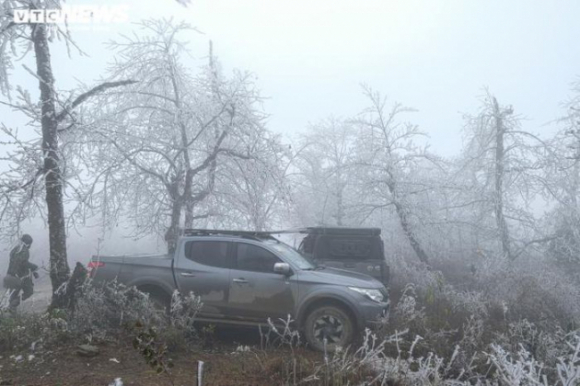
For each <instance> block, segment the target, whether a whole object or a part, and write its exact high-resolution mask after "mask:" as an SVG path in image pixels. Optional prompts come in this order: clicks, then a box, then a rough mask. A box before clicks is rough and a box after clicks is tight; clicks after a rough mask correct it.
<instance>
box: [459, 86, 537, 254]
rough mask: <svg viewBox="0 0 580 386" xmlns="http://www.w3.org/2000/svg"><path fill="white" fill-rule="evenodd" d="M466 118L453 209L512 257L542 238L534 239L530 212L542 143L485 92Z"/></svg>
mask: <svg viewBox="0 0 580 386" xmlns="http://www.w3.org/2000/svg"><path fill="white" fill-rule="evenodd" d="M466 122H467V123H466V126H465V133H466V146H465V148H464V151H463V155H462V160H461V161H460V162H461V166H460V170H459V172H457V175H456V176H457V179H456V181H458V189H457V192H458V195H457V196H456V197H455V200H456V204H455V205H454V207H455V208H456V209H460V210H461V211H462V212H463V213H471V214H472V216H470V217H471V218H472V221H473V223H474V224H475V223H477V226H478V227H480V228H481V229H484V230H485V229H487V230H488V231H487V232H485V233H487V235H486V234H484V233H482V235H483V236H484V238H487V239H488V240H487V241H491V242H492V243H493V242H494V241H498V242H499V250H500V251H501V254H502V256H503V257H505V258H507V259H508V260H513V259H515V258H517V257H518V256H519V255H520V254H521V253H522V252H523V251H524V250H525V248H526V247H528V246H529V245H531V244H535V243H541V242H544V241H547V239H546V238H544V237H539V236H541V235H543V233H542V232H541V230H540V229H539V227H538V222H537V219H536V218H535V216H534V214H533V212H532V210H531V204H532V203H533V201H534V199H535V198H537V195H538V192H539V183H538V176H539V175H540V174H541V171H542V169H543V167H544V164H543V154H544V151H545V149H546V147H545V143H544V142H543V141H542V140H541V139H540V138H539V137H537V136H536V135H534V134H532V133H530V132H527V131H525V130H524V129H522V128H521V124H520V118H519V117H518V116H516V115H515V114H514V110H513V108H512V107H511V106H501V105H500V104H499V103H498V101H497V99H496V98H495V97H494V96H492V95H491V94H489V93H488V94H486V96H485V98H484V100H483V104H482V107H481V111H480V112H479V113H478V114H477V115H475V116H467V117H466ZM538 237H539V238H538Z"/></svg>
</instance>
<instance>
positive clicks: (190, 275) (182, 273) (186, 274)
mask: <svg viewBox="0 0 580 386" xmlns="http://www.w3.org/2000/svg"><path fill="white" fill-rule="evenodd" d="M180 275H181V276H185V277H195V274H193V273H191V272H181V273H180Z"/></svg>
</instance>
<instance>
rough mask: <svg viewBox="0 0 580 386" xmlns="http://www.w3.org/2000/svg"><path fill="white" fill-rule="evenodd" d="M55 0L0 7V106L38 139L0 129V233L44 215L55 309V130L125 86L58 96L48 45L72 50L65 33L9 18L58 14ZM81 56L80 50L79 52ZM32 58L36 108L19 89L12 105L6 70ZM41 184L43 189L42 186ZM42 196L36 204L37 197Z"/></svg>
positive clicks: (64, 265) (59, 232) (62, 228)
mask: <svg viewBox="0 0 580 386" xmlns="http://www.w3.org/2000/svg"><path fill="white" fill-rule="evenodd" d="M58 8H60V1H58V0H45V1H33V0H9V1H4V2H2V3H1V4H0V91H1V92H2V94H3V95H5V96H6V97H7V101H4V102H2V103H3V104H4V105H6V106H8V107H10V108H12V109H14V110H16V111H20V112H22V113H24V114H25V115H26V117H27V118H29V119H30V123H29V126H30V127H32V128H33V129H35V131H36V132H37V133H38V134H39V137H40V138H39V140H33V141H27V142H25V141H23V140H21V139H20V138H19V136H18V130H17V129H16V128H12V127H7V126H5V125H4V124H3V126H2V129H3V131H4V133H5V134H7V136H8V138H10V139H9V140H8V143H5V145H8V146H10V147H11V149H12V150H13V153H11V154H9V156H8V157H7V159H5V161H9V162H13V163H12V164H10V165H9V166H8V167H9V169H10V170H9V173H7V174H4V176H3V177H2V180H1V181H0V204H1V208H0V222H1V223H2V224H10V225H9V226H8V228H9V229H7V228H6V227H4V226H3V227H2V230H3V231H8V232H10V229H12V230H14V231H17V230H18V229H19V227H18V224H19V223H20V221H22V220H23V219H24V218H25V217H28V216H29V215H31V214H34V213H37V212H36V211H35V209H41V213H44V210H46V221H47V223H48V233H49V245H50V279H51V283H52V288H53V290H54V292H53V303H52V304H53V306H58V305H59V304H58V299H59V297H58V295H57V293H56V289H57V288H59V287H60V286H61V285H62V284H63V283H65V282H66V281H67V280H68V278H69V274H70V268H69V265H68V260H67V249H66V224H65V220H66V217H65V210H64V204H63V202H64V199H63V195H64V190H65V185H66V183H67V181H66V178H65V176H64V173H63V168H64V162H65V161H66V160H65V159H63V153H62V150H61V149H60V148H59V141H60V135H59V134H60V131H61V130H63V129H65V128H72V127H74V124H75V120H74V116H73V111H74V110H75V109H77V108H78V106H79V105H81V104H82V103H83V102H85V101H86V100H87V99H89V98H91V97H92V96H93V95H95V94H97V93H99V92H102V91H104V90H106V89H108V88H111V87H117V86H120V85H124V84H126V83H127V82H126V81H122V82H116V83H104V84H101V85H99V86H96V87H94V88H92V89H90V90H86V91H85V92H83V93H81V94H79V93H70V94H69V95H67V96H63V95H59V93H58V91H57V90H56V88H55V77H54V72H53V69H52V61H51V57H50V43H51V42H52V41H54V40H55V39H58V40H63V41H64V42H65V44H66V45H67V47H68V48H71V47H76V45H75V44H74V42H73V41H72V40H71V38H70V35H69V34H68V32H67V31H64V30H62V29H61V28H60V27H59V26H58V25H55V24H50V23H15V22H14V13H15V12H17V11H19V10H42V9H58ZM79 51H80V50H79ZM31 53H34V65H35V70H32V69H30V68H28V67H26V66H25V65H23V67H24V69H25V70H26V71H27V72H28V73H29V74H30V75H31V76H33V77H34V78H36V80H37V81H38V87H39V89H40V95H39V101H38V103H35V102H32V96H31V95H30V92H29V91H27V90H23V89H22V88H20V87H18V88H17V89H16V92H17V100H16V101H13V100H12V98H11V95H12V92H11V91H13V90H12V87H11V82H10V75H11V71H12V70H13V69H14V65H15V62H16V61H18V60H22V59H23V58H26V57H27V56H28V55H29V54H31ZM42 183H44V184H42ZM42 193H43V194H44V203H43V204H40V200H38V195H39V194H42Z"/></svg>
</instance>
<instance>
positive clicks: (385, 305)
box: [359, 299, 391, 329]
mask: <svg viewBox="0 0 580 386" xmlns="http://www.w3.org/2000/svg"><path fill="white" fill-rule="evenodd" d="M390 305H391V304H390V302H389V300H388V299H387V301H386V302H382V303H377V302H370V301H369V302H361V303H359V310H360V312H361V316H362V323H361V324H360V326H361V327H362V328H363V329H364V328H370V329H375V328H377V327H379V326H380V325H381V324H382V323H384V319H385V318H386V317H387V316H388V314H389V308H390Z"/></svg>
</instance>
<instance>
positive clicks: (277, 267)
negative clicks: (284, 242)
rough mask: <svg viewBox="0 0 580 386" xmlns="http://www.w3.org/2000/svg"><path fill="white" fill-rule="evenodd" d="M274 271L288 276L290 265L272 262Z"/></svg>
mask: <svg viewBox="0 0 580 386" xmlns="http://www.w3.org/2000/svg"><path fill="white" fill-rule="evenodd" d="M274 273H279V274H280V275H284V276H288V275H290V265H289V264H288V263H276V264H274Z"/></svg>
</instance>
